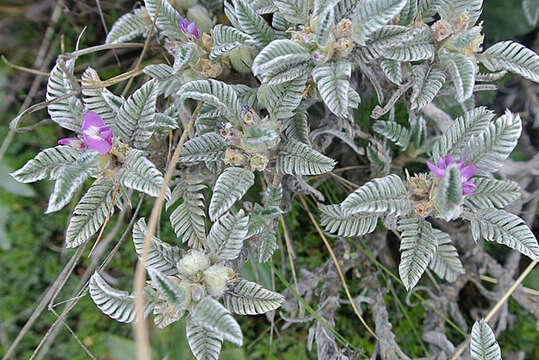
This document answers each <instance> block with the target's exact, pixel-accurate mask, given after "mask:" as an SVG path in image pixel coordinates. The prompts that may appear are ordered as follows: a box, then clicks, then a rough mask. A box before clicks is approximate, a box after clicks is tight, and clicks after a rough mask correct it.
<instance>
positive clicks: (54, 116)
mask: <svg viewBox="0 0 539 360" xmlns="http://www.w3.org/2000/svg"><path fill="white" fill-rule="evenodd" d="M74 68H75V59H70V60H67V61H65V62H64V61H63V60H60V59H59V60H58V61H57V63H56V65H54V67H53V68H52V70H51V73H50V75H49V80H48V82H47V94H46V100H47V102H50V103H49V105H48V106H47V111H48V112H49V115H50V117H51V120H52V121H54V122H55V123H57V124H58V125H60V126H61V127H63V128H66V129H68V130H71V131H75V132H80V131H81V125H82V119H83V117H84V107H83V105H82V102H81V101H80V99H79V98H77V97H76V96H75V94H76V92H75V91H74V87H75V86H76V85H77V84H76V83H73V82H74V77H73V71H74ZM70 94H72V95H71V96H70ZM57 99H61V100H57Z"/></svg>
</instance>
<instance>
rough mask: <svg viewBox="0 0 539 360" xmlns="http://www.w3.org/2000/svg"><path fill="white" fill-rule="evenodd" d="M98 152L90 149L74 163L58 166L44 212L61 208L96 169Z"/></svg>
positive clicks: (47, 212)
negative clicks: (52, 188)
mask: <svg viewBox="0 0 539 360" xmlns="http://www.w3.org/2000/svg"><path fill="white" fill-rule="evenodd" d="M98 157H99V154H98V153H97V152H96V151H93V150H90V151H87V152H85V153H83V154H82V155H81V156H80V157H79V158H78V159H77V160H76V161H75V162H74V163H72V164H70V165H66V166H63V167H61V168H60V170H59V171H58V173H57V174H56V182H55V183H54V190H53V192H52V194H51V197H50V198H49V204H48V207H47V211H45V213H46V214H49V213H51V212H55V211H58V210H60V209H61V208H63V207H64V206H65V205H67V203H68V202H69V201H70V200H71V198H72V197H73V195H74V194H75V191H77V189H78V188H79V186H81V185H82V184H83V183H84V182H85V181H86V179H88V178H89V177H90V175H92V174H93V173H94V172H95V171H96V170H97V159H98Z"/></svg>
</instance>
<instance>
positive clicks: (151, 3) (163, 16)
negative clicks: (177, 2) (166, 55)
mask: <svg viewBox="0 0 539 360" xmlns="http://www.w3.org/2000/svg"><path fill="white" fill-rule="evenodd" d="M159 1H160V0H144V4H145V5H146V10H148V15H149V16H150V19H151V20H152V21H153V19H155V17H156V13H157V5H158V3H159ZM181 20H182V17H181V16H180V14H179V13H178V12H177V11H176V9H174V8H173V7H172V5H170V3H169V2H168V0H163V1H161V7H160V8H159V13H158V14H157V20H156V21H155V25H157V27H158V28H159V30H161V34H162V35H163V36H165V37H167V38H171V39H183V38H184V37H185V36H184V35H183V33H182V32H181V31H180V29H179V28H178V24H179V23H180V21H181Z"/></svg>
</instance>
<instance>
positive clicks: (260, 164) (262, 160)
mask: <svg viewBox="0 0 539 360" xmlns="http://www.w3.org/2000/svg"><path fill="white" fill-rule="evenodd" d="M268 162H269V160H268V158H267V157H266V156H264V155H262V154H254V155H253V156H252V157H251V161H250V162H249V165H250V166H251V169H253V170H258V171H263V170H264V169H265V168H266V166H268Z"/></svg>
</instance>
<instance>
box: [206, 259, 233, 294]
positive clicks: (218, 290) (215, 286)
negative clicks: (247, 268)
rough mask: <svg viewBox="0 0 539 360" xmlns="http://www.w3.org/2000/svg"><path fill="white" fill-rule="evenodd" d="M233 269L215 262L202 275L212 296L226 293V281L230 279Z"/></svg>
mask: <svg viewBox="0 0 539 360" xmlns="http://www.w3.org/2000/svg"><path fill="white" fill-rule="evenodd" d="M230 274H231V269H229V268H228V267H226V266H224V265H223V264H215V265H212V266H210V267H209V268H207V269H206V270H205V271H204V272H203V274H202V276H203V279H204V284H206V290H208V293H209V294H210V295H211V296H215V297H219V296H221V295H223V294H224V292H225V289H226V283H227V281H228V280H229V279H230Z"/></svg>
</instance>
